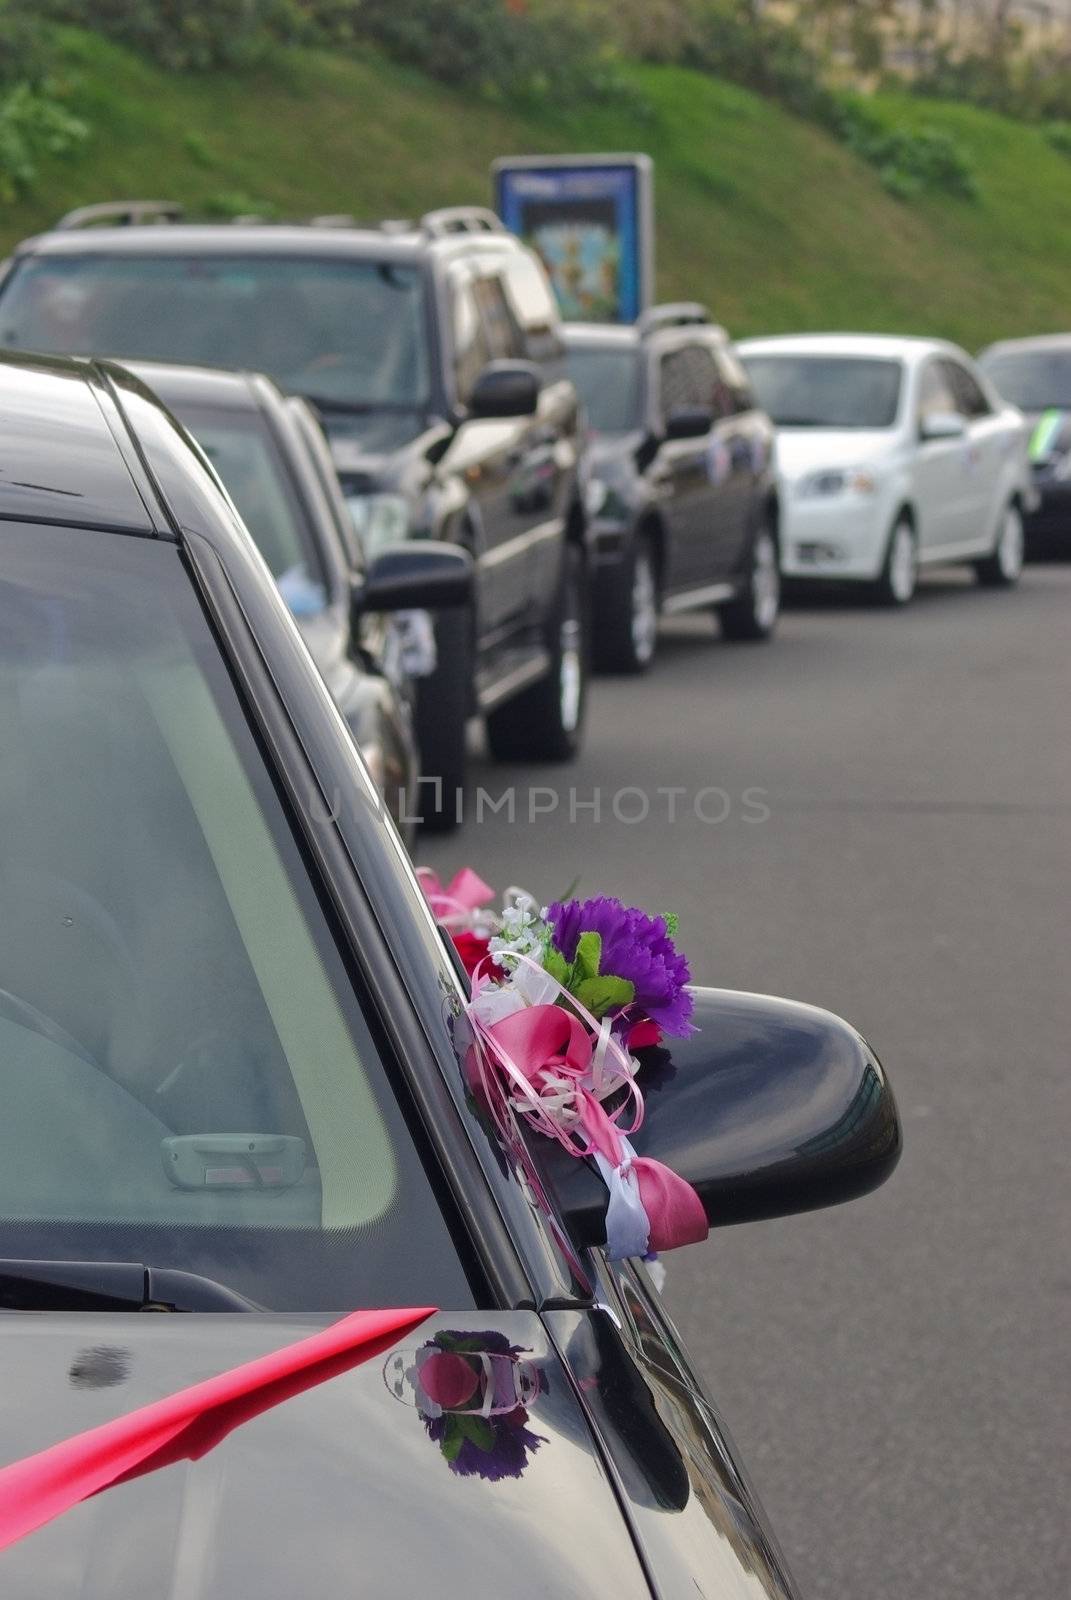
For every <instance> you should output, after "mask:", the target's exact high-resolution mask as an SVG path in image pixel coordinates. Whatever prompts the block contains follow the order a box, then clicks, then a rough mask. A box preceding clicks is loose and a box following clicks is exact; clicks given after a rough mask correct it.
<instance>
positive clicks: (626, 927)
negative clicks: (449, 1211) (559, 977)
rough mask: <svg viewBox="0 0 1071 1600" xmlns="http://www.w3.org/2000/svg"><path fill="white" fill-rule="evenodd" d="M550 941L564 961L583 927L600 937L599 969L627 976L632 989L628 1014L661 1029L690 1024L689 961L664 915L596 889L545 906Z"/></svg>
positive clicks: (683, 1031) (682, 1029)
mask: <svg viewBox="0 0 1071 1600" xmlns="http://www.w3.org/2000/svg"><path fill="white" fill-rule="evenodd" d="M547 921H548V922H549V923H550V925H551V927H552V928H553V930H554V945H555V948H556V949H558V950H560V951H561V953H562V955H563V956H564V957H565V959H566V961H573V960H574V959H575V958H576V947H577V943H578V941H579V939H580V935H581V934H582V933H597V934H598V935H599V936H600V938H601V939H602V957H601V960H600V962H599V972H600V973H601V974H602V975H603V976H613V977H615V978H626V979H627V980H628V982H629V983H631V984H632V985H633V987H634V989H635V991H636V993H635V997H634V999H633V1002H632V1005H631V1006H630V1007H629V1014H631V1015H633V1016H641V1015H642V1016H645V1017H650V1018H651V1021H652V1022H657V1023H658V1024H659V1026H660V1027H662V1028H664V1029H665V1031H666V1033H674V1034H678V1035H680V1036H682V1037H683V1036H685V1035H687V1034H689V1033H691V1032H693V1029H692V1027H691V1025H690V1022H689V1018H690V1017H691V1015H692V997H691V995H690V994H689V993H688V992H687V990H686V989H685V987H684V986H685V984H686V983H688V982H690V980H691V972H690V971H689V969H688V963H687V961H686V960H685V958H684V957H683V956H682V955H681V954H680V952H679V951H678V949H677V947H676V945H675V944H674V943H673V940H672V939H671V938H670V936H669V931H668V929H667V927H666V921H665V918H664V917H649V916H648V915H647V913H646V912H645V911H640V910H639V909H638V908H637V907H636V906H624V905H622V904H621V901H620V900H612V899H609V898H607V897H606V896H603V895H599V896H597V897H596V898H595V899H593V900H567V901H566V902H565V903H564V904H563V903H562V902H561V901H555V903H554V905H552V906H551V907H550V909H549V910H548V912H547Z"/></svg>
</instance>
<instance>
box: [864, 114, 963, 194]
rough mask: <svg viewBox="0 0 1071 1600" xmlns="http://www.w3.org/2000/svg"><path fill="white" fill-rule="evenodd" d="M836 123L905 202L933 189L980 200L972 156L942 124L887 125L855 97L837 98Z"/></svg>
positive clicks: (884, 181) (887, 185)
mask: <svg viewBox="0 0 1071 1600" xmlns="http://www.w3.org/2000/svg"><path fill="white" fill-rule="evenodd" d="M832 127H833V131H834V132H835V133H836V134H837V136H838V137H839V138H840V139H841V140H842V141H843V143H844V144H846V145H847V146H848V148H849V150H851V151H853V152H854V153H855V154H856V155H857V156H860V157H861V158H862V160H864V161H867V162H869V163H870V165H871V166H873V167H876V168H877V170H878V175H879V177H880V178H881V181H882V183H883V184H884V186H885V188H886V189H888V191H889V193H890V194H894V195H896V196H897V198H898V199H900V200H914V199H915V198H917V196H919V195H921V194H931V193H944V194H951V195H954V196H956V198H958V199H960V200H974V199H976V198H977V195H978V185H977V182H976V180H975V176H974V169H973V167H972V165H971V162H970V159H969V158H968V156H967V155H966V154H965V153H964V151H963V149H962V148H961V147H960V145H959V144H958V143H957V142H956V140H955V139H954V138H953V137H952V136H951V134H948V133H945V132H944V131H943V130H941V129H939V128H919V129H910V128H903V127H899V128H886V127H885V126H884V125H883V124H882V123H880V122H878V121H877V119H876V118H875V117H873V116H871V114H870V113H869V112H868V111H866V110H865V109H864V107H863V106H862V105H861V104H860V103H859V102H858V101H854V100H840V101H838V102H837V106H836V110H835V112H834V114H833V118H832Z"/></svg>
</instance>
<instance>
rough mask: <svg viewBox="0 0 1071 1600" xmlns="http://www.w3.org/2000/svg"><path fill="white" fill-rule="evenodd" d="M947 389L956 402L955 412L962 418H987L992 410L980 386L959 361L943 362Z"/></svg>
mask: <svg viewBox="0 0 1071 1600" xmlns="http://www.w3.org/2000/svg"><path fill="white" fill-rule="evenodd" d="M943 366H944V368H945V372H946V374H947V377H948V383H949V387H950V388H951V390H952V393H953V395H954V396H955V400H956V410H957V411H958V412H959V413H960V414H961V415H962V416H964V417H968V418H975V417H988V416H989V415H990V412H991V410H992V408H991V406H990V404H989V401H988V400H987V399H986V397H985V392H984V391H983V389H982V386H981V384H980V383H979V382H978V380H977V379H976V378H975V377H974V375H973V373H970V372H968V371H967V368H966V367H965V366H964V365H963V363H962V362H961V361H951V360H946V361H944V362H943Z"/></svg>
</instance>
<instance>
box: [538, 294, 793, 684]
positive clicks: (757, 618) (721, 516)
mask: <svg viewBox="0 0 1071 1600" xmlns="http://www.w3.org/2000/svg"><path fill="white" fill-rule="evenodd" d="M565 339H566V347H567V350H568V358H569V359H568V367H569V373H570V376H571V377H572V379H573V382H574V383H575V384H576V387H577V390H578V392H579V394H580V396H581V398H582V400H583V403H584V409H585V413H586V417H587V422H588V425H589V427H590V429H591V448H590V452H589V457H588V462H587V489H586V503H587V510H588V515H589V518H590V522H591V530H590V538H591V609H592V630H593V650H594V659H595V662H596V664H597V665H599V666H602V667H604V668H607V669H609V670H612V671H622V672H642V671H643V670H644V669H645V668H646V667H648V666H649V665H650V663H651V661H652V659H653V658H654V654H655V648H656V640H657V630H658V617H659V615H669V614H672V613H675V612H681V611H694V610H697V609H700V608H708V609H711V610H713V611H714V612H715V613H716V614H717V616H718V618H719V619H720V622H721V631H722V633H723V634H724V635H725V636H726V638H729V639H766V638H768V637H769V636H770V634H771V633H772V632H773V629H774V625H775V623H776V621H777V614H778V609H779V602H780V577H779V571H780V568H779V560H778V529H779V518H778V502H777V488H776V482H775V477H774V469H773V440H774V432H773V427H772V425H771V423H770V420H769V418H768V417H766V416H765V414H764V413H763V412H762V411H761V410H760V409H759V407H758V404H757V402H756V400H755V398H754V395H753V393H752V390H751V385H750V383H749V381H748V378H747V375H746V374H745V372H744V370H743V368H742V367H741V365H740V363H739V362H738V361H737V359H736V357H735V355H734V353H733V349H732V345H731V344H730V342H729V340H728V338H727V336H726V334H725V332H724V330H723V329H721V328H719V327H717V326H715V324H714V323H713V322H712V321H711V320H710V317H709V315H708V314H707V312H706V311H705V309H704V308H703V307H702V306H698V305H691V304H687V305H665V306H655V307H653V308H652V309H651V310H650V311H648V312H646V313H645V314H644V315H643V316H642V317H641V318H640V320H639V322H638V323H636V324H635V325H634V326H630V327H609V326H606V327H603V326H596V325H594V324H592V325H586V324H581V323H572V324H568V325H567V327H566V329H565Z"/></svg>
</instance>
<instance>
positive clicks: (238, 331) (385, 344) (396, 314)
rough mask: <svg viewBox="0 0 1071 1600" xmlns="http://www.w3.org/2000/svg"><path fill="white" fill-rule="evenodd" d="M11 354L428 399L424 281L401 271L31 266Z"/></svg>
mask: <svg viewBox="0 0 1071 1600" xmlns="http://www.w3.org/2000/svg"><path fill="white" fill-rule="evenodd" d="M0 345H3V346H5V347H7V348H8V349H17V350H36V351H47V352H56V353H62V354H70V355H98V356H118V357H126V358H127V359H128V360H143V361H170V362H177V363H186V362H192V363H194V364H196V365H199V366H212V367H236V368H245V369H249V370H253V371H257V372H267V373H268V374H270V376H271V377H273V378H274V379H275V381H276V382H277V383H278V384H279V385H280V386H281V387H282V388H283V389H289V390H292V391H295V392H297V393H299V394H316V395H320V396H323V397H325V398H327V399H335V400H337V401H339V402H345V403H346V404H352V405H356V406H368V407H370V408H372V409H384V410H391V409H399V410H403V409H404V410H409V409H423V408H426V406H427V404H428V399H429V389H430V381H429V367H428V356H427V340H426V337H425V331H424V287H423V279H422V275H421V273H420V271H419V269H418V268H416V267H409V266H396V265H393V264H392V263H390V262H376V261H354V260H318V259H316V258H314V257H303V256H293V257H289V258H285V259H280V258H278V257H270V256H260V255H254V256H238V255H234V256H231V255H226V256H224V255H215V254H213V255H200V256H198V255H174V256H164V257H161V256H156V255H144V256H142V255H114V256H108V255H96V254H94V255H89V254H87V255H82V256H77V255H76V256H37V257H30V258H29V259H28V260H27V261H25V262H24V263H23V264H22V265H21V267H19V269H18V270H17V271H16V272H15V274H14V275H13V277H12V278H11V279H10V281H9V282H8V283H7V284H6V285H5V287H4V293H3V298H2V300H0Z"/></svg>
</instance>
